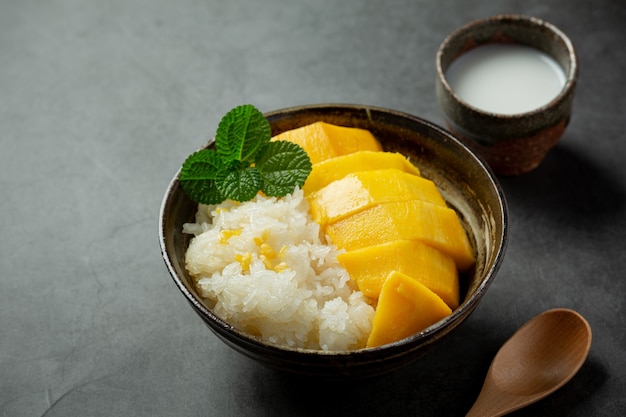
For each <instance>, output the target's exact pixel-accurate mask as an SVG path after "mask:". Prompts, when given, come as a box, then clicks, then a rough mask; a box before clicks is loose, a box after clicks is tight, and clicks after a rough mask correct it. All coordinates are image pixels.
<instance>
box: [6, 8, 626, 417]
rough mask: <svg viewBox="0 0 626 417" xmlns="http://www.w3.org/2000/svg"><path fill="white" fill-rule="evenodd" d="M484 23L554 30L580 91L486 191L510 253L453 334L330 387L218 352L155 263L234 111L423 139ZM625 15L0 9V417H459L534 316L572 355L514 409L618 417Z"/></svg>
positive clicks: (623, 291) (622, 405)
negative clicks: (188, 189)
mask: <svg viewBox="0 0 626 417" xmlns="http://www.w3.org/2000/svg"><path fill="white" fill-rule="evenodd" d="M500 13H522V14H527V15H533V16H536V17H539V18H543V19H545V20H547V21H549V22H551V23H553V24H555V25H556V26H558V27H559V28H561V29H562V30H563V31H564V32H566V33H567V34H568V35H569V36H570V38H571V39H572V41H573V42H574V44H575V45H576V47H577V49H578V53H579V58H580V80H579V86H578V90H577V95H576V100H575V104H574V115H573V118H572V121H571V123H570V125H569V127H568V129H567V131H566V133H565V136H564V137H563V139H562V140H561V141H560V142H559V144H558V145H557V146H556V147H555V148H554V149H553V150H552V151H551V152H550V154H549V155H548V157H547V158H546V160H545V161H544V163H543V164H542V165H541V166H540V167H539V168H538V169H536V170H535V171H533V172H531V173H529V174H526V175H523V176H519V177H503V178H500V180H501V184H502V187H503V189H504V191H505V194H506V197H507V199H508V202H509V211H510V213H509V214H510V236H509V246H508V250H507V254H506V258H505V260H504V263H503V265H502V268H501V270H500V272H499V274H498V276H497V278H496V280H495V281H494V283H493V285H492V286H491V287H490V289H489V291H488V293H487V295H486V296H485V298H484V299H483V301H482V302H481V304H480V305H479V307H478V308H477V310H476V311H475V312H474V313H473V315H472V316H471V317H470V318H469V319H468V321H467V322H465V323H464V324H463V325H462V326H461V327H460V328H459V330H458V332H457V333H455V334H454V335H453V336H452V337H451V338H450V339H448V341H447V343H445V344H444V345H443V346H442V347H441V349H437V350H435V351H433V352H431V353H429V354H428V355H427V356H426V357H424V358H423V359H422V360H419V361H418V362H416V363H415V364H413V365H411V366H409V367H407V368H404V369H402V370H400V371H397V372H394V373H392V374H389V375H387V376H385V377H384V378H380V379H377V380H368V381H350V382H348V383H343V384H336V383H323V384H321V383H319V382H315V381H294V380H292V379H291V378H288V377H285V376H284V375H281V374H277V373H275V372H274V371H272V370H270V369H266V368H265V367H263V366H261V365H259V364H257V363H256V362H253V361H252V360H250V359H248V358H246V357H244V356H243V355H240V354H239V353H237V352H235V351H233V350H232V349H230V348H229V347H227V346H226V345H225V344H223V343H222V342H221V341H219V340H218V339H217V338H216V337H215V336H214V335H213V334H212V333H210V332H209V331H208V329H207V328H206V327H205V325H204V324H203V323H202V322H201V320H200V319H199V318H198V317H196V316H195V314H194V313H193V312H192V310H191V308H189V306H188V305H187V303H186V301H185V300H184V298H183V297H182V296H181V294H180V293H179V292H178V290H177V289H176V287H175V286H174V284H173V282H172V280H171V279H170V277H169V275H168V273H167V271H166V269H165V266H164V264H163V261H162V259H161V256H160V252H159V246H158V238H157V237H158V234H157V231H158V223H157V218H158V212H159V207H160V203H161V199H162V197H163V194H164V192H165V189H166V187H167V184H168V182H169V181H170V179H171V177H172V176H173V175H174V174H175V172H176V171H177V169H178V168H179V167H180V165H181V164H182V162H183V160H184V159H185V157H186V156H187V155H188V154H189V153H191V152H193V151H194V150H196V149H197V148H199V147H200V146H202V145H203V144H204V143H205V141H206V140H207V139H208V138H210V137H211V136H212V135H213V134H214V132H215V129H216V128H217V123H218V122H219V120H220V118H221V117H222V116H223V115H224V114H225V113H226V112H227V111H228V110H229V109H231V108H233V107H235V106H237V105H239V104H243V103H252V104H254V105H255V106H257V107H258V108H259V109H261V110H262V111H270V110H275V109H279V108H284V107H290V106H296V105H301V104H313V103H356V104H368V105H373V106H378V107H387V108H391V109H395V110H400V111H404V112H407V113H411V114H415V115H418V116H420V117H422V118H425V119H427V120H430V121H433V122H435V123H437V124H443V119H442V114H441V111H440V110H439V108H438V105H437V102H436V98H435V90H434V82H435V54H436V51H437V48H438V46H439V44H440V43H441V41H442V40H443V39H444V37H445V36H446V35H448V34H449V33H450V32H452V31H453V30H455V29H456V28H458V27H460V26H462V25H464V24H465V23H468V22H469V21H471V20H474V19H477V18H483V17H488V16H491V15H495V14H500ZM625 20H626V3H624V2H622V1H614V0H596V1H593V2H591V1H589V2H588V1H583V0H580V1H568V0H552V1H544V0H526V1H516V0H503V1H498V2H489V1H478V0H467V1H454V0H439V1H436V2H435V1H415V0H397V1H374V0H345V1H341V2H339V1H330V0H311V1H305V0H296V1H289V0H267V1H256V0H229V1H222V0H206V1H198V0H181V1H177V2H167V1H162V0H155V1H151V2H148V1H134V0H130V1H127V0H112V1H95V0H87V1H72V0H50V1H45V2H44V1H35V0H21V1H9V0H2V1H0V130H1V133H0V236H1V239H0V416H11V417H13V416H44V415H45V416H47V417H53V416H126V415H128V416H207V415H209V416H237V417H246V416H318V415H324V416H350V415H361V416H370V415H371V416H387V417H391V416H412V415H415V416H417V415H421V416H435V415H437V416H462V415H464V414H465V412H466V411H467V410H468V409H469V408H470V406H471V404H472V403H473V401H474V399H475V398H476V396H477V394H478V391H479V390H480V384H481V383H482V379H483V377H484V375H485V373H486V372H487V368H488V366H489V363H490V361H491V359H492V357H493V355H494V354H495V353H496V351H497V350H498V348H499V347H500V345H501V344H502V343H504V341H505V340H506V339H507V338H508V337H509V336H511V335H512V334H513V333H514V332H515V330H516V329H517V328H518V327H519V326H520V325H522V324H523V323H525V322H526V321H527V320H529V319H530V318H532V317H534V316H535V315H537V314H539V313H541V312H542V311H544V310H547V309H551V308H555V307H568V308H572V309H575V310H577V311H578V312H580V313H581V314H582V315H583V316H585V317H586V318H587V320H588V321H589V323H590V324H591V327H592V329H593V332H594V340H593V345H592V348H591V352H590V355H589V358H588V360H587V362H586V363H585V364H584V366H583V367H582V369H581V370H580V372H579V374H578V375H577V376H576V377H575V378H574V379H573V380H572V381H570V382H569V383H568V384H567V385H565V386H564V387H563V388H561V389H560V390H558V391H557V392H556V393H555V394H553V395H552V396H550V397H549V398H546V399H544V400H542V401H541V402H539V403H537V404H535V405H533V406H531V407H530V408H528V409H526V410H522V411H519V412H517V413H516V414H515V415H518V416H537V415H542V416H585V417H587V416H616V415H624V414H626V400H625V399H624V398H625V397H624V392H626V355H625V354H624V350H625V348H626V336H625V334H626V310H625V301H624V300H625V299H626V280H625V277H624V273H625V272H626V256H625V255H624V249H625V248H626V244H625V242H626V216H625V199H626V163H625V161H626V144H625V143H624V140H625V139H626V138H625V135H626V134H625V133H624V132H626V94H625V93H626V89H625V88H624V84H625V82H626V76H625V75H624V74H626V52H625V50H626V49H625V48H624V45H626V31H625V30H624V27H623V22H624V21H625ZM318 397H319V398H318ZM320 398H321V400H320Z"/></svg>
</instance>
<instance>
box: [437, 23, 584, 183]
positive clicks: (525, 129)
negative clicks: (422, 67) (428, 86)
mask: <svg viewBox="0 0 626 417" xmlns="http://www.w3.org/2000/svg"><path fill="white" fill-rule="evenodd" d="M488 43H515V44H520V45H524V46H530V47H533V48H536V49H538V50H540V51H542V52H545V53H546V54H548V55H549V56H550V57H552V58H554V59H555V61H556V62H557V63H558V64H559V65H560V66H561V68H562V69H563V71H564V73H565V85H564V86H563V88H562V89H561V91H560V93H559V94H558V95H557V96H556V97H555V98H554V99H553V100H552V101H550V102H549V103H547V104H545V105H543V106H541V107H538V108H536V109H534V110H531V111H527V112H523V113H518V114H512V115H505V114H498V113H493V112H488V111H484V110H481V109H479V108H477V107H475V106H472V105H471V104H469V103H467V102H466V101H464V100H463V99H461V98H460V97H459V96H458V95H457V94H456V93H455V91H454V90H453V89H452V87H451V86H450V83H449V82H448V80H447V78H446V72H447V70H448V69H449V67H450V66H451V65H452V63H453V62H454V61H455V60H456V59H457V58H458V57H460V56H461V55H463V54H465V53H467V52H468V51H470V50H472V49H474V48H476V47H479V46H482V45H485V44H488ZM436 66H437V82H436V92H437V99H438V101H439V104H440V106H441V108H442V110H443V113H444V118H445V121H446V124H447V127H448V128H449V130H451V131H452V132H454V133H455V134H456V136H457V137H459V138H460V139H462V140H463V141H464V142H465V143H466V144H467V145H468V146H470V147H472V148H473V149H474V150H475V151H477V152H478V153H480V154H481V155H482V156H483V157H484V158H485V160H486V161H487V162H488V163H489V165H490V166H491V168H492V169H493V170H494V171H495V172H496V174H502V175H519V174H524V173H527V172H529V171H531V170H533V169H534V168H536V167H537V166H538V165H539V164H540V163H541V162H542V161H543V159H544V157H545V155H546V154H547V153H548V151H549V150H550V149H551V148H552V147H553V146H554V145H555V144H556V143H557V142H558V141H559V139H560V138H561V136H562V135H563V132H564V131H565V128H566V127H567V125H568V123H569V120H570V117H571V113H572V104H573V99H574V90H575V87H576V82H577V78H578V58H577V55H576V51H575V48H574V45H573V44H572V42H571V41H570V39H569V38H568V37H567V36H566V35H565V33H563V32H562V31H561V30H559V29H558V28H556V27H555V26H554V25H552V24H550V23H548V22H545V21H543V20H540V19H537V18H535V17H529V16H520V15H500V16H494V17H489V18H486V19H480V20H476V21H473V22H470V23H468V24H467V25H465V26H463V27H462V28H460V29H458V30H456V31H455V32H453V33H452V34H450V35H449V36H448V37H447V38H446V39H444V41H443V42H442V44H441V46H440V47H439V50H438V52H437V59H436Z"/></svg>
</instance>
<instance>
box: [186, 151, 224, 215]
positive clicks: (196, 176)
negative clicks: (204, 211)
mask: <svg viewBox="0 0 626 417" xmlns="http://www.w3.org/2000/svg"><path fill="white" fill-rule="evenodd" d="M222 168H223V164H222V161H221V159H220V158H219V156H218V155H217V153H216V152H215V151H214V150H212V149H203V150H200V151H197V152H195V153H193V154H191V155H189V157H188V158H187V159H186V160H185V162H184V163H183V166H182V168H181V170H180V174H179V176H178V180H179V181H180V185H181V187H182V189H183V191H184V192H185V193H186V194H187V196H189V198H191V199H192V200H193V201H195V202H196V203H202V204H218V203H221V202H222V201H224V196H223V195H222V193H221V192H220V191H219V189H218V188H217V185H216V183H215V178H216V176H217V173H218V172H219V171H220V170H221V169H222Z"/></svg>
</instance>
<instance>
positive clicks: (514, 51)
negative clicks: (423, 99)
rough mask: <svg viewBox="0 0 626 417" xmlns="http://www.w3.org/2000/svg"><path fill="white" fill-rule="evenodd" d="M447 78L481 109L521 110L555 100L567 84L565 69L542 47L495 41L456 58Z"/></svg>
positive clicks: (531, 108) (498, 110) (447, 73)
mask: <svg viewBox="0 0 626 417" xmlns="http://www.w3.org/2000/svg"><path fill="white" fill-rule="evenodd" d="M446 79H447V80H448V83H449V84H450V86H451V87H452V90H453V91H454V92H455V93H456V94H457V95H458V96H459V97H460V98H461V99H463V100H464V101H466V102H467V103H468V104H470V105H472V106H474V107H476V108H478V109H481V110H484V111H488V112H491V113H499V114H518V113H525V112H529V111H532V110H534V109H537V108H539V107H541V106H543V105H545V104H548V103H549V102H550V101H552V99H554V98H555V97H556V96H557V95H558V94H559V93H560V92H561V90H562V89H563V86H564V85H565V72H564V71H563V69H562V68H561V66H560V65H559V64H558V63H557V62H556V61H555V60H554V59H553V58H552V57H550V56H549V55H547V54H545V53H543V52H541V51H539V50H538V49H535V48H531V47H527V46H522V45H516V44H508V43H507V44H504V43H492V44H487V45H483V46H480V47H478V48H475V49H472V50H470V51H469V52H467V53H465V54H463V55H462V56H460V57H459V58H458V59H456V60H455V61H454V62H453V63H452V65H451V66H450V68H449V69H448V71H447V72H446Z"/></svg>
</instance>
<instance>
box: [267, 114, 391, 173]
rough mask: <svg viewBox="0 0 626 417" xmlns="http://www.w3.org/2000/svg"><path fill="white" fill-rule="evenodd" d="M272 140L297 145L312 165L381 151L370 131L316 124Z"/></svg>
mask: <svg viewBox="0 0 626 417" xmlns="http://www.w3.org/2000/svg"><path fill="white" fill-rule="evenodd" d="M272 140H286V141H289V142H293V143H297V144H298V145H300V146H301V147H302V148H304V150H305V151H306V153H307V154H308V155H309V158H310V159H311V163H312V164H316V163H318V162H321V161H324V160H326V159H329V158H333V157H336V156H340V155H346V154H350V153H353V152H357V151H363V150H368V151H381V150H382V148H381V146H380V143H379V142H378V141H377V140H376V138H375V137H374V135H372V134H371V133H370V132H369V131H368V130H365V129H358V128H355V127H344V126H335V125H333V124H330V123H325V122H315V123H312V124H309V125H306V126H302V127H299V128H296V129H292V130H288V131H286V132H283V133H280V134H278V135H276V136H274V137H273V138H272Z"/></svg>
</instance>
